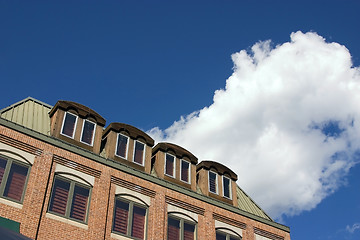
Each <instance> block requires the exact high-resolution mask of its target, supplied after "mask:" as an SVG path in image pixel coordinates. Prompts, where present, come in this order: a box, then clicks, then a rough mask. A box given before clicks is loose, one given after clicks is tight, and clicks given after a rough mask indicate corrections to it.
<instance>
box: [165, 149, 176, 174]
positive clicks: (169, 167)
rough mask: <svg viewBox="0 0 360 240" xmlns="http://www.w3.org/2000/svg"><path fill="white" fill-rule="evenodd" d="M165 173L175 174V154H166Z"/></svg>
mask: <svg viewBox="0 0 360 240" xmlns="http://www.w3.org/2000/svg"><path fill="white" fill-rule="evenodd" d="M165 173H166V174H167V175H169V176H174V156H171V155H169V154H166V161H165Z"/></svg>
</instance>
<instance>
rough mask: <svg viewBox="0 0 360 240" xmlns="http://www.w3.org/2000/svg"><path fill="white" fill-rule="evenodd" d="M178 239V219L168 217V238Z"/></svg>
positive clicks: (171, 239) (169, 239)
mask: <svg viewBox="0 0 360 240" xmlns="http://www.w3.org/2000/svg"><path fill="white" fill-rule="evenodd" d="M179 239H180V221H179V220H176V219H172V218H168V240H179Z"/></svg>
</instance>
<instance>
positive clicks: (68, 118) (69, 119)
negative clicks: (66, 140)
mask: <svg viewBox="0 0 360 240" xmlns="http://www.w3.org/2000/svg"><path fill="white" fill-rule="evenodd" d="M77 119H78V117H77V116H76V115H75V114H72V113H70V112H66V113H65V116H64V121H63V125H62V129H61V134H62V135H65V136H68V137H70V138H74V135H75V129H76V123H77Z"/></svg>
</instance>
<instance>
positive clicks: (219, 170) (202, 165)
mask: <svg viewBox="0 0 360 240" xmlns="http://www.w3.org/2000/svg"><path fill="white" fill-rule="evenodd" d="M202 168H204V169H206V170H210V169H212V168H214V169H216V171H217V173H218V174H220V175H224V174H226V173H227V174H228V175H229V176H230V178H231V179H232V180H234V181H237V179H238V178H237V175H236V173H234V172H233V171H231V170H230V169H229V168H228V167H226V166H224V165H222V164H221V163H218V162H214V161H210V160H206V161H202V162H201V163H199V164H198V165H197V166H196V171H199V170H200V169H202Z"/></svg>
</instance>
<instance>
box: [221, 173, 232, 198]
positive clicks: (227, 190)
mask: <svg viewBox="0 0 360 240" xmlns="http://www.w3.org/2000/svg"><path fill="white" fill-rule="evenodd" d="M223 195H224V197H226V198H230V199H231V180H230V178H228V177H225V176H223Z"/></svg>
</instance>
